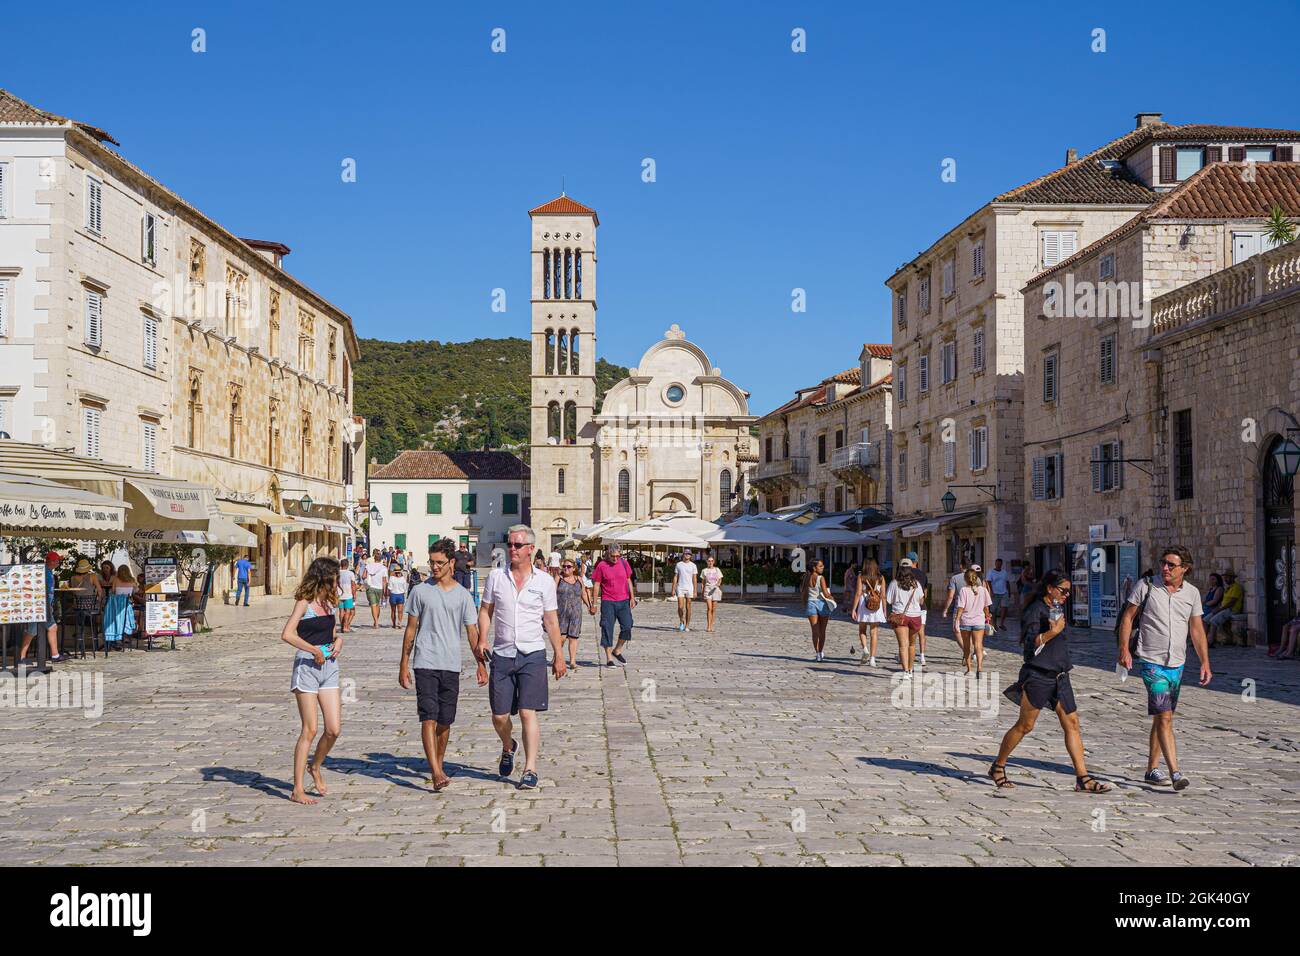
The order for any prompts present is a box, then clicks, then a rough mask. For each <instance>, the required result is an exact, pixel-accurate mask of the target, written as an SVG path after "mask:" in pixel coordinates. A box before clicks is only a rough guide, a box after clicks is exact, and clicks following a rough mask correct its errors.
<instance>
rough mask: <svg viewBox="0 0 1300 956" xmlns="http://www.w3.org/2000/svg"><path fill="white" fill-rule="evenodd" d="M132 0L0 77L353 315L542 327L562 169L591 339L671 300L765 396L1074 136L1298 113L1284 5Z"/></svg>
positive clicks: (804, 376) (47, 34) (35, 31)
mask: <svg viewBox="0 0 1300 956" xmlns="http://www.w3.org/2000/svg"><path fill="white" fill-rule="evenodd" d="M126 6H127V5H125V4H103V3H98V2H96V3H93V4H92V3H87V2H84V0H75V2H71V3H65V4H62V5H59V6H58V7H57V8H56V7H51V6H50V5H48V4H46V5H41V4H11V5H10V6H9V8H8V9H7V11H6V14H5V31H4V32H5V34H6V36H7V38H8V40H9V42H8V43H7V44H6V49H5V57H4V63H3V67H2V68H0V86H4V87H6V88H8V89H10V90H12V91H13V92H15V93H16V94H17V95H19V96H21V97H23V98H24V99H27V100H29V101H30V102H32V103H35V104H36V105H38V106H41V107H43V108H46V109H49V110H52V111H54V112H56V113H62V114H64V115H69V116H72V117H75V118H77V119H81V120H84V121H86V122H90V123H94V124H97V125H100V126H103V127H104V128H106V129H108V130H109V131H110V132H112V133H113V135H114V136H115V137H116V138H117V139H118V140H119V141H121V143H122V150H123V152H124V153H125V154H126V156H128V157H129V158H130V159H132V160H133V161H134V162H136V163H137V164H139V165H140V166H142V167H143V168H145V169H146V170H148V171H149V172H150V173H152V174H153V175H154V176H156V177H157V178H158V179H160V180H161V181H162V182H164V183H166V184H167V185H168V186H170V187H171V188H173V189H175V190H176V191H177V192H179V193H180V194H181V195H182V196H184V197H186V198H187V199H188V200H190V201H191V202H193V203H194V204H195V205H197V206H198V207H199V208H201V209H203V210H204V211H205V212H206V213H207V214H209V215H210V216H212V218H214V219H215V220H217V221H218V222H220V223H222V224H223V225H225V226H226V227H227V228H229V229H230V230H231V231H233V232H234V233H236V234H237V235H241V236H251V237H256V238H265V239H273V240H278V241H280V242H284V243H286V244H287V245H289V246H290V247H292V249H293V254H292V255H291V256H290V257H289V258H288V260H287V261H286V265H287V266H288V268H289V269H290V271H292V272H293V273H294V274H295V275H297V276H299V277H300V278H301V279H302V280H304V281H305V282H306V283H307V284H308V285H310V286H312V287H313V288H315V289H316V290H318V291H319V292H320V293H322V294H323V295H325V296H326V297H327V298H329V299H331V300H332V301H334V302H335V303H337V304H338V305H339V306H340V307H342V308H343V309H345V310H346V311H348V312H349V313H351V314H352V316H353V317H354V318H355V320H356V324H357V333H358V334H359V335H361V336H366V337H378V338H386V339H413V338H415V339H438V340H442V341H448V340H465V339H471V338H475V337H478V336H502V335H517V336H526V335H527V334H528V329H529V313H528V236H529V233H528V218H527V215H526V213H527V210H528V209H529V208H531V207H532V206H535V205H537V204H539V203H542V202H544V201H546V200H548V199H551V198H553V197H554V196H555V195H557V194H558V193H559V191H560V177H561V176H564V177H565V178H566V182H567V188H568V193H569V195H570V196H572V197H574V198H575V199H578V200H580V201H582V202H584V203H587V204H588V205H591V206H593V207H595V208H596V210H597V211H598V212H599V213H600V216H601V222H602V224H603V225H602V227H601V230H600V233H599V240H598V242H599V257H600V289H599V293H600V311H599V313H598V323H599V324H598V330H597V334H598V352H599V354H600V355H601V356H602V357H604V358H607V359H610V360H611V361H614V362H617V363H620V364H623V365H633V364H635V363H636V362H637V361H638V359H639V358H640V355H641V353H642V351H643V350H644V349H645V348H646V347H647V346H649V345H650V344H651V343H652V342H654V341H655V340H656V339H657V338H658V337H659V336H660V334H661V333H662V332H663V331H664V330H665V329H666V328H667V327H668V326H669V325H670V324H671V323H673V322H676V323H679V324H680V325H681V326H682V328H683V329H684V330H685V331H686V333H687V335H688V336H689V337H690V338H691V339H692V340H694V341H695V342H697V343H698V344H699V345H701V346H702V347H703V348H704V349H705V350H706V351H707V352H708V353H709V355H710V356H711V358H712V359H713V362H714V364H715V365H718V366H720V367H721V369H722V371H723V374H725V375H727V376H728V377H730V378H731V379H733V380H734V381H735V382H737V383H738V384H739V385H740V386H742V387H743V388H746V389H748V390H749V391H751V392H752V393H753V397H752V399H751V407H752V410H753V411H754V412H756V413H762V412H766V411H768V410H770V409H771V408H772V407H774V406H775V405H777V404H779V403H780V402H782V401H784V400H785V399H786V398H788V397H789V396H790V394H791V392H792V391H793V389H794V388H795V387H797V386H800V385H804V384H810V383H812V382H815V381H817V380H819V379H821V378H822V377H824V376H826V375H828V374H831V373H833V372H836V371H839V370H841V369H843V368H847V367H849V366H851V365H853V364H854V363H855V362H856V356H857V352H858V349H859V347H860V345H861V343H863V342H864V341H884V342H888V341H889V338H890V333H889V324H888V296H887V292H886V289H885V287H884V285H883V280H884V279H885V278H886V277H887V276H888V275H889V274H890V273H891V272H893V271H894V269H895V268H896V267H897V266H898V265H899V264H900V263H902V262H904V261H906V260H908V259H910V258H911V257H912V256H913V255H915V254H916V252H917V251H919V250H921V249H923V248H925V247H926V246H928V245H929V244H930V243H931V242H932V241H933V240H934V239H935V238H937V237H938V236H939V235H940V234H941V233H942V232H943V231H945V230H946V229H948V228H950V227H951V226H952V225H954V224H956V223H957V222H958V221H960V220H961V219H962V218H964V217H965V216H966V215H968V214H969V213H970V212H972V211H973V210H975V209H976V208H978V207H979V206H980V205H981V204H983V203H984V202H986V201H987V200H988V199H989V198H990V197H991V196H993V195H994V194H996V193H998V192H1000V191H1002V190H1004V189H1007V188H1009V187H1011V186H1014V185H1018V184H1019V183H1021V182H1024V181H1026V180H1028V179H1031V178H1033V177H1035V176H1038V175H1041V174H1042V173H1044V172H1046V171H1047V170H1049V169H1051V168H1054V167H1056V166H1058V165H1060V164H1061V163H1062V162H1063V160H1064V155H1065V150H1066V148H1067V147H1076V148H1078V149H1079V151H1080V152H1081V153H1082V152H1084V151H1086V150H1088V149H1092V148H1094V147H1095V146H1097V145H1099V144H1101V143H1103V142H1105V141H1106V140H1109V139H1111V138H1113V137H1115V136H1118V135H1120V134H1121V133H1123V132H1125V131H1126V130H1128V129H1130V128H1131V127H1132V125H1133V114H1134V113H1136V112H1138V111H1146V110H1150V111H1162V112H1163V113H1164V114H1165V119H1166V120H1168V121H1170V122H1175V123H1178V122H1193V121H1196V122H1211V123H1242V124H1251V125H1262V126H1289V127H1294V126H1297V125H1300V106H1298V105H1297V102H1298V101H1297V97H1296V79H1295V73H1294V69H1291V68H1282V67H1278V66H1276V65H1275V64H1274V62H1273V61H1274V60H1275V59H1277V57H1278V56H1283V57H1285V54H1279V53H1278V52H1277V51H1279V50H1283V49H1284V48H1285V46H1286V39H1287V38H1294V37H1296V36H1298V35H1300V13H1297V5H1296V4H1295V3H1291V2H1286V3H1278V4H1267V3H1248V4H1236V5H1232V6H1227V7H1225V6H1224V4H1223V3H1221V2H1219V3H1204V4H1202V3H1197V2H1183V3H1180V4H1178V5H1177V8H1176V10H1173V11H1157V10H1156V9H1155V8H1151V7H1148V6H1146V5H1138V4H1133V3H1102V4H1043V3H1035V4H1024V5H1010V4H997V5H994V6H989V5H981V4H973V3H967V2H961V3H911V4H901V5H899V4H893V5H890V6H889V7H888V8H885V9H877V5H876V4H867V3H847V2H846V3H840V4H829V3H817V4H811V3H766V2H745V3H703V2H699V0H696V2H669V3H657V2H656V3H621V2H620V3H615V2H608V0H607V2H601V3H585V2H564V3H548V4H536V3H532V4H524V3H493V4H489V3H473V4H444V3H420V4H401V3H397V4H388V5H385V4H378V3H374V4H361V3H355V2H348V3H327V2H319V3H312V4H306V3H299V4H287V3H286V4H281V3H274V4H273V3H242V2H240V3H223V4H217V3H206V4H184V5H180V4H178V5H175V6H176V9H162V8H157V9H150V10H147V11H146V10H139V11H133V12H123V8H125V7H126ZM142 6H143V5H142ZM181 7H184V8H185V9H181ZM195 27H201V28H203V29H205V30H206V31H207V46H208V50H207V52H206V53H203V54H195V53H193V52H191V49H190V46H191V30H193V29H194V28H195ZM496 27H501V28H503V29H505V30H506V52H505V53H504V54H494V53H492V52H491V50H490V43H491V36H490V33H491V31H492V30H493V28H496ZM796 27H802V28H804V29H805V30H806V31H807V52H806V53H803V54H795V53H793V52H792V51H791V35H790V34H791V30H792V29H794V28H796ZM1098 27H1100V28H1102V29H1104V30H1105V31H1106V46H1107V50H1106V52H1105V53H1093V52H1092V51H1091V44H1092V31H1093V29H1094V28H1098ZM51 43H58V44H59V51H60V52H59V54H58V55H51V52H50V44H51ZM1278 43H1281V44H1282V46H1278V45H1277V44H1278ZM1273 77H1275V78H1273ZM345 157H351V158H354V159H355V160H356V162H357V182H356V183H350V184H346V183H343V182H342V181H341V178H340V169H341V167H340V164H341V162H342V160H343V159H344V158H345ZM645 157H652V158H654V160H655V161H656V164H657V177H658V181H657V182H655V183H653V184H646V183H643V182H642V181H641V161H642V159H643V158H645ZM945 157H952V158H954V159H956V160H957V181H956V182H955V183H944V182H942V181H941V180H940V175H939V173H940V164H941V162H942V161H943V159H944V158H945ZM496 287H502V288H504V289H505V290H506V291H507V296H508V300H507V301H508V305H509V309H508V311H507V312H506V313H505V314H500V313H494V312H492V311H491V308H490V306H491V292H492V289H494V288H496ZM795 287H800V288H803V289H805V290H806V291H807V303H808V310H807V312H806V313H803V314H794V313H792V312H791V310H790V297H791V290H792V289H793V288H795Z"/></svg>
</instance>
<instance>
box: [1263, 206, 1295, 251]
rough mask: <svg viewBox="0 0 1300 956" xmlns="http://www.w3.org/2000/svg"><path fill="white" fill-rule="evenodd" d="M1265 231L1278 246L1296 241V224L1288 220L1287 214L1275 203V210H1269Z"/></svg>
mask: <svg viewBox="0 0 1300 956" xmlns="http://www.w3.org/2000/svg"><path fill="white" fill-rule="evenodd" d="M1264 230H1265V235H1267V236H1268V238H1269V239H1270V240H1272V241H1273V242H1275V243H1277V244H1278V245H1281V244H1282V243H1284V242H1292V241H1294V240H1295V223H1294V222H1292V221H1291V220H1290V219H1288V218H1287V215H1286V213H1285V212H1283V211H1282V207H1281V206H1279V205H1278V204H1277V203H1273V208H1272V209H1271V210H1269V214H1268V222H1267V223H1265V225H1264Z"/></svg>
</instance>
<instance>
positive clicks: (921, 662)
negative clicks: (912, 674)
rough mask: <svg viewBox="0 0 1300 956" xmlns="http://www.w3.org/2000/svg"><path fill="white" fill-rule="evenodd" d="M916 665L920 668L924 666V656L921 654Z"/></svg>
mask: <svg viewBox="0 0 1300 956" xmlns="http://www.w3.org/2000/svg"><path fill="white" fill-rule="evenodd" d="M917 663H918V664H920V665H921V666H922V667H924V666H925V655H924V654H922V655H921V656H920V659H919V660H918V661H917Z"/></svg>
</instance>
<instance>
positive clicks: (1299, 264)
mask: <svg viewBox="0 0 1300 956" xmlns="http://www.w3.org/2000/svg"><path fill="white" fill-rule="evenodd" d="M1297 289H1300V240H1296V241H1294V242H1288V243H1286V244H1285V245H1281V246H1278V247H1277V248H1276V249H1270V250H1269V251H1268V252H1261V253H1260V254H1259V255H1255V256H1251V257H1250V258H1249V259H1247V260H1245V261H1244V262H1239V263H1237V264H1236V265H1235V266H1231V267H1229V268H1227V269H1223V270H1221V271H1219V272H1216V273H1214V274H1213V275H1208V276H1206V277H1205V278H1203V279H1198V280H1196V281H1195V282H1189V283H1188V284H1187V285H1185V286H1183V287H1182V288H1180V289H1175V290H1174V291H1173V292H1166V293H1165V294H1164V295H1161V296H1157V297H1156V298H1155V299H1153V300H1152V301H1151V338H1152V340H1153V341H1154V340H1156V339H1160V338H1163V337H1165V336H1167V335H1169V334H1173V333H1177V332H1179V331H1181V330H1183V329H1185V328H1188V327H1190V326H1193V325H1198V324H1200V323H1202V322H1209V321H1215V320H1219V319H1223V318H1225V317H1227V316H1230V315H1231V314H1233V313H1235V312H1238V311H1242V310H1246V309H1250V308H1253V307H1255V306H1258V305H1262V304H1264V303H1266V302H1268V301H1270V300H1272V299H1274V298H1277V297H1279V296H1281V295H1286V294H1289V293H1292V292H1295V291H1296V290H1297Z"/></svg>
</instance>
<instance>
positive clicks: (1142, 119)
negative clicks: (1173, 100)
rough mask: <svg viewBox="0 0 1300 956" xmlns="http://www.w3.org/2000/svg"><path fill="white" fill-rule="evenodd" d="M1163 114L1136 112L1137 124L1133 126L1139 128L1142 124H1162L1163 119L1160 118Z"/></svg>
mask: <svg viewBox="0 0 1300 956" xmlns="http://www.w3.org/2000/svg"><path fill="white" fill-rule="evenodd" d="M1163 115H1164V114H1163V113H1138V114H1137V126H1136V127H1134V128H1135V129H1141V128H1142V127H1143V126H1163V125H1164V120H1162V119H1161V118H1160V117H1161V116H1163Z"/></svg>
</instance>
